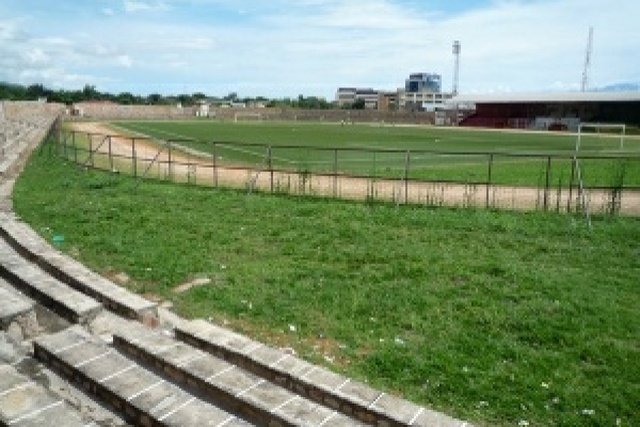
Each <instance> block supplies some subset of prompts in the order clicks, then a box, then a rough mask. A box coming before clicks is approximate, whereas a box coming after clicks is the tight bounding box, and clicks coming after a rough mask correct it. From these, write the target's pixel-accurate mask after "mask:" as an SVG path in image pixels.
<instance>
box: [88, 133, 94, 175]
mask: <svg viewBox="0 0 640 427" xmlns="http://www.w3.org/2000/svg"><path fill="white" fill-rule="evenodd" d="M89 161H90V162H91V167H92V168H93V167H95V162H94V160H93V136H91V135H89Z"/></svg>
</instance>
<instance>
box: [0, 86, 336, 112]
mask: <svg viewBox="0 0 640 427" xmlns="http://www.w3.org/2000/svg"><path fill="white" fill-rule="evenodd" d="M42 98H46V100H47V101H48V102H58V103H62V104H66V105H71V104H74V103H77V102H83V101H110V102H115V103H117V104H122V105H133V104H146V105H177V104H181V105H183V106H191V105H195V104H197V103H199V102H202V101H207V102H211V103H244V104H249V103H261V104H263V105H265V106H266V107H290V108H303V109H330V108H335V106H334V104H333V103H331V102H328V101H327V100H326V99H324V98H320V97H316V96H308V97H305V96H303V95H298V97H297V98H280V99H269V98H265V97H261V96H258V97H254V98H240V97H239V96H238V94H237V93H235V92H231V93H229V94H228V95H226V96H223V97H216V96H207V95H205V94H204V93H201V92H195V93H191V94H179V95H161V94H159V93H152V94H149V95H146V96H141V95H134V94H132V93H130V92H121V93H118V94H113V93H109V92H101V91H99V90H97V89H96V87H95V86H92V85H85V86H84V87H83V88H82V89H78V90H67V89H55V90H54V89H50V88H47V87H45V86H44V85H42V84H32V85H29V86H24V85H19V84H13V83H5V82H0V99H4V100H10V101H35V100H38V99H42Z"/></svg>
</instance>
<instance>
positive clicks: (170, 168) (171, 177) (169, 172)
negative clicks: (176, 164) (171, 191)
mask: <svg viewBox="0 0 640 427" xmlns="http://www.w3.org/2000/svg"><path fill="white" fill-rule="evenodd" d="M167 144H168V146H169V165H168V166H167V168H168V170H167V173H168V174H169V181H171V182H173V171H172V167H171V141H167Z"/></svg>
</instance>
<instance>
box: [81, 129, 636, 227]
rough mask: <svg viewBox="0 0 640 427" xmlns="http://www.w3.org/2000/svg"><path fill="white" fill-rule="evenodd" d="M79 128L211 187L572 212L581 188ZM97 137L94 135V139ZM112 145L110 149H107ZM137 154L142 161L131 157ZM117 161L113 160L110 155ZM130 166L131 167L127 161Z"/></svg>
mask: <svg viewBox="0 0 640 427" xmlns="http://www.w3.org/2000/svg"><path fill="white" fill-rule="evenodd" d="M73 128H74V129H75V130H77V131H81V132H86V133H91V134H95V135H96V138H98V139H97V141H96V142H95V143H94V142H93V141H92V147H93V149H94V150H95V151H96V153H98V154H100V155H103V156H104V155H105V154H108V152H110V156H120V159H119V163H120V166H119V167H123V165H126V163H127V162H129V163H130V165H129V167H130V168H131V169H132V170H134V171H136V173H139V174H141V173H143V172H144V173H145V174H146V175H147V176H148V177H155V178H160V179H168V180H172V181H174V182H182V183H192V184H197V185H205V186H222V187H230V188H241V189H249V188H250V189H252V190H260V191H274V192H281V193H287V194H292V195H314V196H325V197H327V196H328V197H338V198H344V199H350V200H367V199H372V200H380V201H392V202H396V203H402V204H404V203H410V204H425V205H436V206H439V205H441V206H451V207H491V208H497V209H508V210H537V209H541V208H543V207H545V206H546V208H547V209H549V210H557V211H561V212H564V211H567V208H568V207H572V208H575V206H576V203H577V195H578V192H577V190H576V189H574V190H573V191H572V192H571V194H570V192H569V191H568V189H564V191H561V192H558V191H555V190H554V191H548V192H547V193H546V194H545V192H544V189H541V188H535V187H513V186H501V185H490V186H487V185H483V184H481V185H465V184H458V183H448V182H420V181H403V180H389V179H370V178H358V177H350V176H342V175H338V176H334V175H317V174H309V173H298V172H290V171H266V170H260V169H256V168H251V167H247V166H246V165H239V164H229V163H219V162H218V163H217V164H216V167H214V165H213V161H212V159H211V157H210V156H208V155H206V154H203V155H201V156H200V155H195V154H194V153H193V152H191V151H190V150H189V152H185V151H181V150H179V149H174V150H173V151H172V152H171V153H169V152H168V150H167V149H166V147H159V146H158V145H156V144H155V143H154V142H152V141H151V140H149V139H143V138H142V139H136V140H135V143H133V142H132V139H131V138H130V137H129V136H126V135H122V134H121V133H119V132H117V131H114V130H113V129H111V128H110V127H108V125H106V124H103V123H92V122H78V123H73ZM105 135H112V136H111V138H110V143H109V146H108V147H107V146H106V145H105V144H102V145H99V141H101V140H104V136H105ZM93 139H95V138H92V140H93ZM107 150H109V151H107ZM134 154H135V157H136V159H137V160H136V162H135V165H134V164H133V163H134V162H132V160H130V158H131V157H132V156H133V155H134ZM110 161H111V162H112V163H113V160H110ZM125 167H126V166H125ZM258 167H259V166H258ZM586 197H587V199H588V203H589V206H590V210H591V211H592V212H595V213H604V212H608V211H610V209H611V203H612V195H611V192H609V191H605V190H594V189H589V190H588V191H587V192H586ZM619 212H620V213H621V214H625V215H640V191H635V190H623V191H622V194H621V197H620V207H619Z"/></svg>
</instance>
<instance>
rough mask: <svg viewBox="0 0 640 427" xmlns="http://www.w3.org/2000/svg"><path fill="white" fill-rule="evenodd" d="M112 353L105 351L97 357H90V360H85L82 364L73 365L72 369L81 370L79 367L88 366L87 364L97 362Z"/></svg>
mask: <svg viewBox="0 0 640 427" xmlns="http://www.w3.org/2000/svg"><path fill="white" fill-rule="evenodd" d="M112 352H113V350H107V351H106V352H104V353H102V354H99V355H97V356H95V357H92V358H90V359H87V360H85V361H84V362H80V363H76V364H75V365H73V367H74V368H76V369H77V368H81V367H83V366H84V365H88V364H89V363H91V362H95V361H96V360H98V359H102V358H103V357H105V356H106V355H108V354H111V353H112Z"/></svg>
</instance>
